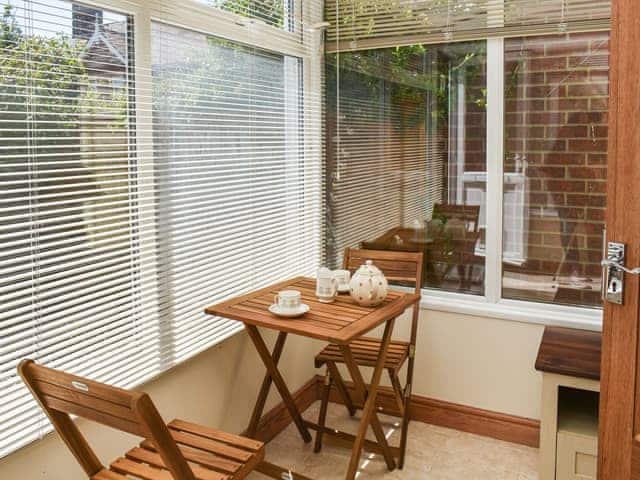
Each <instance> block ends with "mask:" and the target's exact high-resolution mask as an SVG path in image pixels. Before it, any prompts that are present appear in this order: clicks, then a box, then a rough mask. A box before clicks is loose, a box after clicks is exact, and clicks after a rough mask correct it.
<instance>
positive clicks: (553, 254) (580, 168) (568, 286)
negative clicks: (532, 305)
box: [505, 32, 609, 305]
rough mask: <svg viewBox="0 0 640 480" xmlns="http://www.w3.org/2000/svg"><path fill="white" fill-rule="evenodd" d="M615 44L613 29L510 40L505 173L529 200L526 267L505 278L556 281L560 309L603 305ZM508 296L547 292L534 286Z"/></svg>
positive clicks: (511, 268)
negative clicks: (518, 180)
mask: <svg viewBox="0 0 640 480" xmlns="http://www.w3.org/2000/svg"><path fill="white" fill-rule="evenodd" d="M608 42H609V34H608V32H598V33H582V34H570V35H561V36H542V37H530V38H523V39H508V40H506V42H505V49H506V78H505V88H506V99H505V138H506V140H505V171H506V172H517V171H523V172H524V174H525V178H526V184H527V197H528V198H527V200H526V206H525V210H524V212H523V214H524V215H525V216H526V217H525V218H526V228H528V233H527V234H526V236H525V238H526V248H525V252H526V254H525V258H526V262H525V263H524V264H523V265H521V266H513V265H505V272H506V273H505V275H507V276H509V275H511V276H512V277H514V278H515V277H518V274H524V275H520V276H519V277H518V278H520V279H522V278H528V279H531V278H534V277H538V279H539V281H542V282H543V281H544V280H543V278H549V277H550V280H551V281H554V282H555V285H557V286H558V288H557V291H556V293H555V294H549V293H548V292H547V294H545V295H542V297H541V298H542V299H545V300H548V301H554V302H556V303H570V304H586V305H598V304H599V303H600V293H599V291H598V290H597V289H598V286H597V284H598V280H599V278H600V265H599V261H600V257H601V247H602V231H603V228H604V214H605V207H606V178H607V169H606V162H607V101H608V51H609V43H608ZM518 165H520V166H518ZM554 277H555V278H554ZM505 295H506V296H507V297H511V298H534V299H535V298H537V297H538V296H539V294H538V293H536V292H535V288H532V289H527V288H512V289H510V288H505Z"/></svg>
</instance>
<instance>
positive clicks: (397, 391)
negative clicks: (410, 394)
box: [387, 368, 404, 417]
mask: <svg viewBox="0 0 640 480" xmlns="http://www.w3.org/2000/svg"><path fill="white" fill-rule="evenodd" d="M387 372H388V373H389V380H390V381H391V386H392V387H393V393H394V396H395V397H396V404H397V405H398V412H399V413H400V415H399V416H400V417H404V394H403V393H402V386H401V385H400V379H399V378H398V375H397V374H396V372H395V371H394V370H393V369H392V368H389V369H387Z"/></svg>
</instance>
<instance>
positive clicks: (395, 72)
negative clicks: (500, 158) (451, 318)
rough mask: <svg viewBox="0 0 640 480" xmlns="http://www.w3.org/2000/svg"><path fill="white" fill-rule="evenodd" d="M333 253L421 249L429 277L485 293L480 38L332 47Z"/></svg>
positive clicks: (336, 256)
mask: <svg viewBox="0 0 640 480" xmlns="http://www.w3.org/2000/svg"><path fill="white" fill-rule="evenodd" d="M326 70H327V118H328V123H327V186H328V196H327V197H328V212H327V214H328V220H329V228H328V229H327V255H328V263H329V264H330V265H333V266H336V265H338V264H339V263H340V259H341V254H342V251H343V249H344V248H345V247H354V246H362V247H365V248H371V249H387V250H410V251H422V252H424V253H425V257H426V266H425V269H426V271H425V286H427V287H432V288H439V289H444V290H450V291H462V292H469V293H474V294H479V295H480V294H483V293H484V264H485V259H484V231H485V220H484V219H485V215H486V212H485V193H486V160H485V159H486V148H485V146H486V145H485V143H486V110H485V100H486V42H484V41H481V42H469V43H456V44H448V45H431V46H423V45H414V46H408V47H398V48H389V49H380V50H368V51H359V52H352V53H341V54H339V55H336V54H330V55H327V62H326Z"/></svg>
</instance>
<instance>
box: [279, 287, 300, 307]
mask: <svg viewBox="0 0 640 480" xmlns="http://www.w3.org/2000/svg"><path fill="white" fill-rule="evenodd" d="M300 299H301V295H300V292H299V291H298V290H283V291H281V292H278V293H277V294H276V295H275V296H274V297H273V301H274V303H275V304H276V305H277V306H278V308H280V309H281V310H287V311H296V310H298V309H300Z"/></svg>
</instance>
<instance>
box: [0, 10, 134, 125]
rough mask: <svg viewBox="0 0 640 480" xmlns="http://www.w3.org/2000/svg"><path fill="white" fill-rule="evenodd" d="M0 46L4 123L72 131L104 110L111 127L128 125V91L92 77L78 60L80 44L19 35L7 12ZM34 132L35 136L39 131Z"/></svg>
mask: <svg viewBox="0 0 640 480" xmlns="http://www.w3.org/2000/svg"><path fill="white" fill-rule="evenodd" d="M0 45H2V48H3V54H2V56H1V57H0V78H2V82H0V113H1V114H2V115H3V117H4V118H10V119H14V120H16V122H24V121H26V120H29V121H31V122H34V123H36V122H53V121H57V122H60V123H59V124H58V125H60V124H62V125H63V126H64V127H65V128H68V129H73V128H75V127H77V126H78V124H79V122H80V119H81V116H85V117H86V116H87V115H91V114H96V113H104V112H105V110H107V109H108V111H109V113H110V114H111V116H113V117H115V118H116V121H115V124H118V125H121V124H122V123H123V122H124V121H126V111H127V102H128V99H127V95H126V89H113V88H111V87H110V86H109V85H108V84H107V82H108V80H105V79H97V78H91V77H90V75H89V72H88V71H87V68H86V66H85V64H84V62H83V60H82V54H83V47H84V45H83V44H82V43H78V42H73V41H72V39H71V38H69V37H68V36H67V35H64V34H58V35H56V36H54V37H46V36H38V35H31V36H26V35H23V34H22V32H21V30H20V28H19V26H18V25H17V24H16V22H15V17H14V15H13V12H12V11H11V7H10V6H6V7H5V10H4V14H3V17H2V19H1V20H0ZM105 100H108V102H105ZM105 105H108V107H105ZM39 125H47V124H46V123H39ZM48 128H51V127H44V128H43V130H46V129H48ZM34 132H35V134H36V135H38V134H39V133H38V129H37V128H36V129H35V130H34ZM58 134H59V135H63V134H64V133H63V132H62V131H61V132H58ZM69 134H72V133H71V132H69ZM42 135H45V136H46V135H50V133H49V132H44V133H43V134H42Z"/></svg>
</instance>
